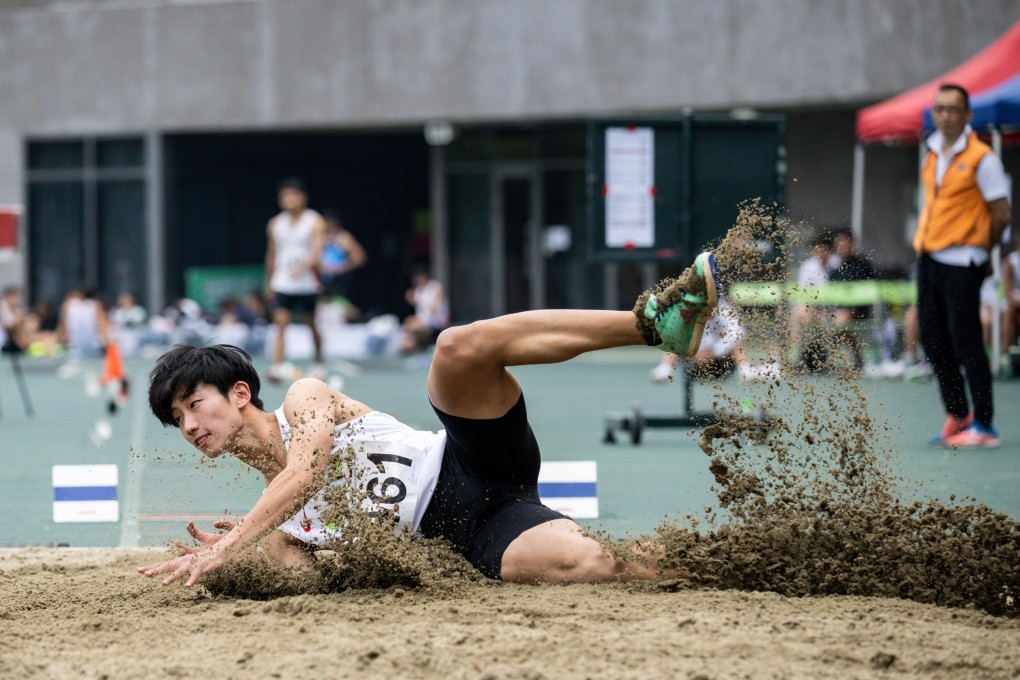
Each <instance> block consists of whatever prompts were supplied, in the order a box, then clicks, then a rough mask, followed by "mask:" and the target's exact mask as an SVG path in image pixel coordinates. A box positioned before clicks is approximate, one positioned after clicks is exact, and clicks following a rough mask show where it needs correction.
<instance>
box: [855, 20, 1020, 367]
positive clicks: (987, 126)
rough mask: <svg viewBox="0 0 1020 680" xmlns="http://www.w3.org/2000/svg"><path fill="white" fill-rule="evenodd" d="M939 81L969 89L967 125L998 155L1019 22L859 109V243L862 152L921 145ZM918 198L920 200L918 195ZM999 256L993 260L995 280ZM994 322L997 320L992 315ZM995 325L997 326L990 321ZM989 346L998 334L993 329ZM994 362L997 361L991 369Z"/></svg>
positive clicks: (1014, 130) (1017, 78)
mask: <svg viewBox="0 0 1020 680" xmlns="http://www.w3.org/2000/svg"><path fill="white" fill-rule="evenodd" d="M943 83H954V84H956V85H961V86H963V87H964V88H966V89H967V91H968V92H969V93H970V97H971V101H970V103H971V110H972V111H973V113H974V119H973V120H972V121H971V126H972V127H973V128H974V130H975V131H977V132H978V133H989V134H990V135H991V141H992V147H993V148H994V149H995V151H996V153H998V154H1000V155H1001V152H1002V139H1003V135H1004V134H1005V135H1006V137H1007V139H1009V140H1010V141H1013V140H1018V139H1020V134H1018V131H1020V21H1017V22H1016V23H1014V24H1013V26H1012V27H1011V28H1010V29H1009V30H1008V31H1006V33H1004V34H1003V35H1002V36H1001V37H1000V38H999V39H998V40H996V41H995V42H993V43H992V44H990V45H989V46H988V47H986V48H985V49H983V50H981V51H980V52H978V53H977V54H975V55H974V56H973V57H971V58H970V59H968V60H967V61H965V62H963V63H962V64H960V65H959V66H957V67H956V68H954V69H952V70H950V71H947V72H946V73H944V74H942V75H941V76H939V77H938V78H934V79H932V80H929V81H928V82H926V83H924V84H923V85H918V86H917V87H915V88H913V89H910V90H907V91H906V92H903V93H901V94H898V95H896V96H895V97H892V98H890V99H887V100H885V101H882V102H878V103H877V104H873V105H872V106H868V107H866V108H863V109H861V110H860V111H858V113H857V126H856V137H857V145H856V147H855V148H854V176H853V198H852V205H851V214H850V225H851V229H852V230H853V232H854V236H855V237H856V238H857V239H858V241H860V237H861V232H862V226H863V217H864V153H865V146H866V145H868V144H919V145H920V149H919V152H920V154H921V157H922V158H923V154H924V153H925V148H924V145H923V144H921V140H922V138H923V137H924V135H925V134H926V133H928V132H930V131H932V130H934V125H933V124H932V118H931V106H932V102H933V100H934V99H935V93H936V92H937V91H938V88H939V86H940V85H942V84H943ZM919 200H920V199H919ZM997 259H998V258H993V262H994V263H995V265H996V267H995V269H996V277H997V278H998V276H999V273H998V262H997ZM996 321H998V319H997V318H996ZM994 325H996V326H997V324H994ZM992 336H993V345H997V344H998V339H999V333H998V329H997V328H996V329H995V330H994V332H993V333H992ZM997 368H998V362H995V369H997Z"/></svg>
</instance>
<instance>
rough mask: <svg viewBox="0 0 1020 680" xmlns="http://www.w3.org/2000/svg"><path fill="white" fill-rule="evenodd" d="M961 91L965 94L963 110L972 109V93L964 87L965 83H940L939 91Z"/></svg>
mask: <svg viewBox="0 0 1020 680" xmlns="http://www.w3.org/2000/svg"><path fill="white" fill-rule="evenodd" d="M949 91H953V92H959V93H960V94H961V95H963V110H964V111H970V94H969V93H968V92H967V90H966V89H965V88H964V87H963V85H957V84H956V83H942V84H941V85H939V92H949Z"/></svg>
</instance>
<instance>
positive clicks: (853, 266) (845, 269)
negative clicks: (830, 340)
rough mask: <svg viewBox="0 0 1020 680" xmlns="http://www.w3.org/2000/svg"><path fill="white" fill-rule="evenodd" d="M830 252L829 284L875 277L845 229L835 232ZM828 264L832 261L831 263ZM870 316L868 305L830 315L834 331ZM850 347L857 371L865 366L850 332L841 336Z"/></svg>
mask: <svg viewBox="0 0 1020 680" xmlns="http://www.w3.org/2000/svg"><path fill="white" fill-rule="evenodd" d="M833 249H834V255H835V257H836V263H835V264H836V266H835V268H833V269H831V270H830V271H829V281H831V282H834V283H835V282H844V281H867V280H871V279H874V278H875V266H874V265H873V264H872V263H871V260H869V259H868V258H866V257H864V256H862V255H858V254H857V247H856V245H855V244H854V237H853V233H852V232H851V231H850V230H849V229H847V228H841V229H838V230H836V232H835V233H834V236H833ZM830 263H831V260H830ZM871 317H872V310H871V306H870V305H858V306H855V307H837V308H836V310H835V312H834V314H833V321H834V323H835V325H836V329H837V330H840V329H846V328H847V326H849V325H850V324H851V323H852V322H854V321H864V320H866V319H870V318H871ZM840 335H841V337H843V338H845V339H846V341H847V343H848V344H849V346H850V352H851V354H853V359H854V365H855V366H856V367H857V368H858V369H860V368H863V366H864V356H863V352H862V348H861V338H860V335H859V334H858V333H857V332H856V331H855V330H853V329H849V330H847V331H846V332H844V333H840Z"/></svg>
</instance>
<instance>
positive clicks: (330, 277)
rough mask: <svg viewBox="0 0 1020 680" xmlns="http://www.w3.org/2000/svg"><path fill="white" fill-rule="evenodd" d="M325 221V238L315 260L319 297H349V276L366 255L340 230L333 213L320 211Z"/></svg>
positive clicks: (358, 266)
mask: <svg viewBox="0 0 1020 680" xmlns="http://www.w3.org/2000/svg"><path fill="white" fill-rule="evenodd" d="M322 218H323V220H324V221H325V228H326V232H325V237H324V245H323V247H322V255H321V256H320V257H319V280H320V281H321V282H322V296H323V298H325V299H331V298H336V297H342V298H350V283H351V274H352V273H353V272H354V270H355V269H358V268H360V267H363V266H365V263H366V262H368V255H367V253H365V249H364V248H363V247H362V246H361V244H360V243H359V242H358V239H356V238H355V237H354V234H352V233H351V232H349V231H348V230H346V229H344V226H343V223H342V222H341V221H340V215H339V214H338V213H337V211H336V210H333V209H329V210H324V211H323V212H322Z"/></svg>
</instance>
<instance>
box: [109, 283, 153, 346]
mask: <svg viewBox="0 0 1020 680" xmlns="http://www.w3.org/2000/svg"><path fill="white" fill-rule="evenodd" d="M109 315H110V335H111V337H112V338H113V340H114V341H116V343H117V345H118V346H119V349H120V353H121V355H122V356H125V357H131V356H134V355H135V354H137V353H138V350H139V347H141V345H142V341H143V339H144V337H145V332H146V327H145V321H146V319H147V318H148V317H149V313H148V312H147V311H145V308H144V307H142V306H141V305H139V304H138V301H137V300H136V299H135V296H134V294H133V293H130V292H127V291H125V292H123V293H121V294H120V295H118V296H117V304H116V305H115V306H114V307H113V308H112V309H111V310H110V312H109Z"/></svg>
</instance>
